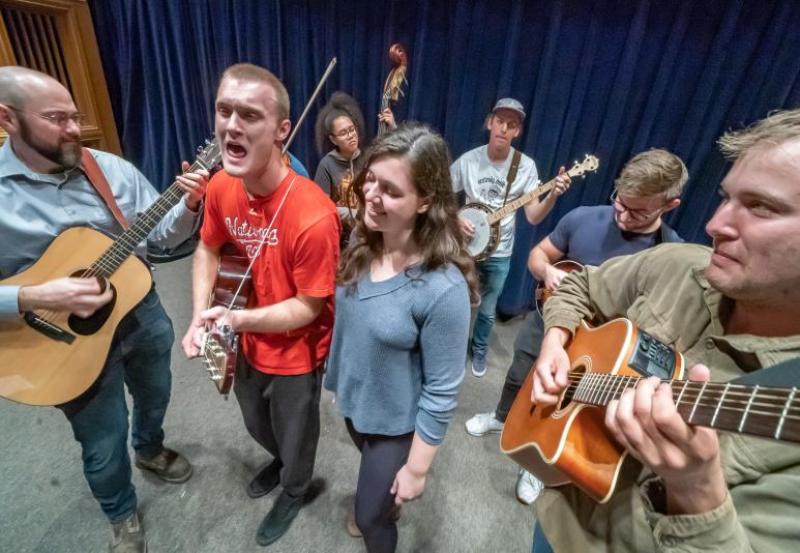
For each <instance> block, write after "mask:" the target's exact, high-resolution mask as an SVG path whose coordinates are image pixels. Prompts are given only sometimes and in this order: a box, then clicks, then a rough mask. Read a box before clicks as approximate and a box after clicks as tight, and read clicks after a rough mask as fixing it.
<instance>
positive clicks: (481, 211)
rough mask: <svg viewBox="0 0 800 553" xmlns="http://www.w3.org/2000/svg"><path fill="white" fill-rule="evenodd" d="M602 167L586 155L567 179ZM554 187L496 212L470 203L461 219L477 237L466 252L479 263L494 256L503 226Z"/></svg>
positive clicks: (538, 190) (545, 186)
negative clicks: (508, 217) (515, 214)
mask: <svg viewBox="0 0 800 553" xmlns="http://www.w3.org/2000/svg"><path fill="white" fill-rule="evenodd" d="M599 166H600V161H599V160H598V159H597V158H596V157H595V156H592V155H589V154H586V156H585V157H584V159H583V161H581V162H580V163H578V162H577V161H576V162H575V163H574V165H573V166H572V168H571V169H570V170H569V171H567V175H569V176H570V178H573V179H574V178H576V177H580V176H583V175H584V174H586V173H587V172H591V171H597V168H598V167H599ZM555 185H556V179H552V180H550V181H548V182H546V183H545V184H542V185H541V186H538V187H537V188H535V189H534V190H531V191H530V192H528V193H526V194H523V195H522V196H520V197H519V198H517V199H516V200H512V201H510V202H508V203H507V204H506V205H504V206H503V207H501V208H500V209H497V210H493V209H492V208H491V207H490V206H488V205H486V204H484V203H481V202H471V203H468V204H467V205H465V206H464V207H462V208H461V210H460V211H459V212H458V216H459V217H461V218H462V219H466V220H467V221H469V222H471V223H472V226H473V227H475V234H474V235H473V236H472V238H471V239H470V240H469V242H468V243H467V252H469V254H470V255H471V256H472V257H473V258H475V260H476V261H482V260H484V259H486V258H487V257H489V256H490V255H492V253H493V252H494V251H495V250H496V249H497V245H498V244H499V243H500V222H501V221H502V220H503V219H504V218H505V217H507V216H508V215H511V214H512V213H514V212H515V211H516V210H517V209H519V208H520V207H522V206H523V205H525V204H526V203H528V202H529V201H531V200H532V199H534V198H538V197H539V196H541V195H543V194H546V193H547V192H549V191H550V189H551V188H553V187H554V186H555Z"/></svg>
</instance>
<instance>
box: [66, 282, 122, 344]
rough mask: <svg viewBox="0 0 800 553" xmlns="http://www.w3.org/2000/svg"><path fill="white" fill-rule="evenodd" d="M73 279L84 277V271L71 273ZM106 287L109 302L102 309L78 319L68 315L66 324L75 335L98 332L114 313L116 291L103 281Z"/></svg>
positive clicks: (109, 283)
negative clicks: (108, 293)
mask: <svg viewBox="0 0 800 553" xmlns="http://www.w3.org/2000/svg"><path fill="white" fill-rule="evenodd" d="M70 276H73V277H76V278H80V277H83V276H84V271H78V272H76V273H73V274H72V275H70ZM104 282H105V283H106V284H107V285H108V286H111V301H109V302H108V303H107V304H105V305H104V306H103V307H101V308H100V309H98V310H97V311H95V312H94V313H92V314H91V315H89V316H88V317H86V318H85V319H84V318H83V317H78V316H77V315H70V316H69V319H67V324H68V325H69V327H70V329H72V331H73V332H74V333H75V334H80V335H81V336H89V335H91V334H94V333H95V332H97V331H98V330H100V329H101V328H102V327H103V325H104V324H106V321H107V320H108V318H109V317H110V316H111V313H112V312H113V311H114V306H115V305H116V303H117V289H116V288H114V285H113V284H111V282H110V281H104Z"/></svg>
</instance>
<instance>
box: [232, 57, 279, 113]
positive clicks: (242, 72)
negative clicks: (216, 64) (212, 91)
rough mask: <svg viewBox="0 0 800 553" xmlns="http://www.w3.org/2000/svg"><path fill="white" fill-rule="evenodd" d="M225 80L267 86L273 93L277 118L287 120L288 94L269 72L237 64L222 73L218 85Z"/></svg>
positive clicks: (276, 78) (249, 65) (256, 67)
mask: <svg viewBox="0 0 800 553" xmlns="http://www.w3.org/2000/svg"><path fill="white" fill-rule="evenodd" d="M225 79H238V80H242V81H255V82H259V83H264V84H268V85H269V86H271V87H272V90H274V91H275V99H276V100H277V106H278V118H279V119H281V120H283V119H288V118H289V107H290V106H289V93H288V92H287V91H286V87H285V86H283V83H282V82H281V80H280V79H279V78H278V77H276V76H275V75H274V74H273V73H272V72H271V71H268V70H266V69H264V68H263V67H259V66H258V65H253V64H252V63H237V64H235V65H231V66H230V67H228V68H227V69H226V70H225V71H224V72H223V73H222V79H220V83H222V81H224V80H225Z"/></svg>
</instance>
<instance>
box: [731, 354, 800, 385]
mask: <svg viewBox="0 0 800 553" xmlns="http://www.w3.org/2000/svg"><path fill="white" fill-rule="evenodd" d="M731 383H732V384H745V385H748V386H754V385H756V384H757V385H759V386H777V387H779V388H792V387H794V386H797V385H798V384H800V358H798V357H796V358H794V359H790V360H788V361H784V362H783V363H778V364H777V365H772V366H771V367H766V368H764V369H759V370H757V371H754V372H751V373H749V374H746V375H744V376H740V377H739V378H736V379H734V380H731Z"/></svg>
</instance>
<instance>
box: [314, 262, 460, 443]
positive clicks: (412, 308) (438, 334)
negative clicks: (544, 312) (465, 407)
mask: <svg viewBox="0 0 800 553" xmlns="http://www.w3.org/2000/svg"><path fill="white" fill-rule="evenodd" d="M469 318H470V306H469V292H468V288H467V283H466V281H465V280H464V276H463V275H462V274H461V272H460V271H459V270H458V268H456V267H455V266H452V265H448V266H446V267H442V268H440V269H437V270H435V271H425V270H423V269H421V268H420V267H419V266H415V267H410V268H408V269H406V271H405V272H400V273H398V274H397V275H395V276H393V277H392V278H389V279H387V280H384V281H380V282H373V281H372V280H371V278H370V275H369V272H366V273H365V274H364V275H362V276H361V278H360V279H359V280H358V282H357V283H356V284H355V285H353V286H340V287H338V288H337V290H336V324H335V325H334V329H333V343H332V345H331V352H330V357H329V358H328V374H327V376H326V379H325V387H326V388H327V389H329V390H332V391H333V392H335V394H336V403H337V405H338V406H339V410H340V412H341V413H342V415H344V416H345V417H347V418H349V419H351V420H352V422H353V426H354V427H355V429H356V430H358V431H359V432H361V433H364V434H381V435H386V436H399V435H402V434H407V433H409V432H412V431H414V432H416V433H417V434H418V435H419V437H420V438H422V439H423V440H424V441H425V442H426V443H429V444H431V445H438V444H440V443H441V442H442V440H443V439H444V435H445V432H446V431H447V425H448V423H449V422H450V420H451V419H452V417H453V413H454V412H455V408H456V405H457V396H458V390H459V387H460V384H461V381H462V380H463V379H464V365H465V362H466V351H467V339H468V335H469Z"/></svg>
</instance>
